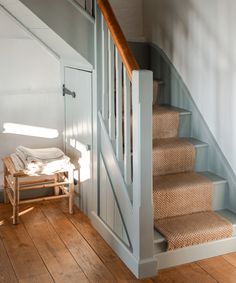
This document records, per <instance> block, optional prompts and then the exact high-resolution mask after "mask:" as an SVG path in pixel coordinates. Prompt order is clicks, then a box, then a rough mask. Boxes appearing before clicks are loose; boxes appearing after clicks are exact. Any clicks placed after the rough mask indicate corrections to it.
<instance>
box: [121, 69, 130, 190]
mask: <svg viewBox="0 0 236 283" xmlns="http://www.w3.org/2000/svg"><path fill="white" fill-rule="evenodd" d="M123 70H124V178H125V182H126V184H127V186H129V185H131V131H130V113H131V111H130V81H129V78H128V75H127V72H126V70H125V68H124V69H123Z"/></svg>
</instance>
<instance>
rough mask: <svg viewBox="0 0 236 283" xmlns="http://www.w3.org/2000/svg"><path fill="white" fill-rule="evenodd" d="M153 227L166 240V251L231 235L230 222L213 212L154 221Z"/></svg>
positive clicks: (231, 227)
mask: <svg viewBox="0 0 236 283" xmlns="http://www.w3.org/2000/svg"><path fill="white" fill-rule="evenodd" d="M154 225H155V228H157V229H158V230H159V231H160V232H161V233H162V234H163V235H164V236H165V237H166V238H167V245H168V246H167V249H168V250H174V249H176V248H182V247H187V246H190V245H191V246H192V245H197V244H202V243H205V242H208V241H214V240H221V239H224V238H229V237H232V234H233V225H232V224H231V223H230V221H228V220H227V219H225V218H224V217H221V215H219V214H218V213H216V212H214V211H202V212H197V213H193V214H186V215H182V216H175V217H169V218H165V219H160V220H155V221H154Z"/></svg>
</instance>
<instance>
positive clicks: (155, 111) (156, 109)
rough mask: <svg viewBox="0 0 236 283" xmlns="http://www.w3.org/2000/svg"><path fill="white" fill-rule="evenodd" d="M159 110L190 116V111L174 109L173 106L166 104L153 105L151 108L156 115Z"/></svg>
mask: <svg viewBox="0 0 236 283" xmlns="http://www.w3.org/2000/svg"><path fill="white" fill-rule="evenodd" d="M159 108H165V109H167V110H169V111H176V112H178V113H179V114H180V115H191V114H192V113H191V111H188V110H186V109H183V108H178V107H174V106H171V105H168V104H163V105H154V106H153V114H155V113H157V112H158V109H159Z"/></svg>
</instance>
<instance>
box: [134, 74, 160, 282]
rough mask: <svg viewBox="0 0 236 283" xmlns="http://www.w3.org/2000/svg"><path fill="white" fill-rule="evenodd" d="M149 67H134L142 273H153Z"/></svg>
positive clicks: (137, 245)
mask: <svg viewBox="0 0 236 283" xmlns="http://www.w3.org/2000/svg"><path fill="white" fill-rule="evenodd" d="M152 85H153V74H152V72H151V71H147V70H140V71H133V74H132V98H133V99H132V103H133V212H134V230H135V231H134V238H135V239H134V242H133V254H134V256H135V257H136V258H137V260H138V262H139V275H140V278H141V277H145V276H150V275H151V274H153V275H155V274H156V261H155V260H154V257H153V252H154V250H153V238H154V234H153V202H152V190H153V188H152V92H153V91H152V89H153V87H152Z"/></svg>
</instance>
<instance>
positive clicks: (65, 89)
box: [62, 84, 76, 98]
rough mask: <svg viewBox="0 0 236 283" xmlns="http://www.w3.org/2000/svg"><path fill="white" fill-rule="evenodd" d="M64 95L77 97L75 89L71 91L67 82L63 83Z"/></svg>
mask: <svg viewBox="0 0 236 283" xmlns="http://www.w3.org/2000/svg"><path fill="white" fill-rule="evenodd" d="M62 94H63V96H65V95H66V94H68V95H71V96H72V97H73V98H75V97H76V93H75V91H71V90H69V89H68V88H66V86H65V84H63V93H62Z"/></svg>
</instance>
